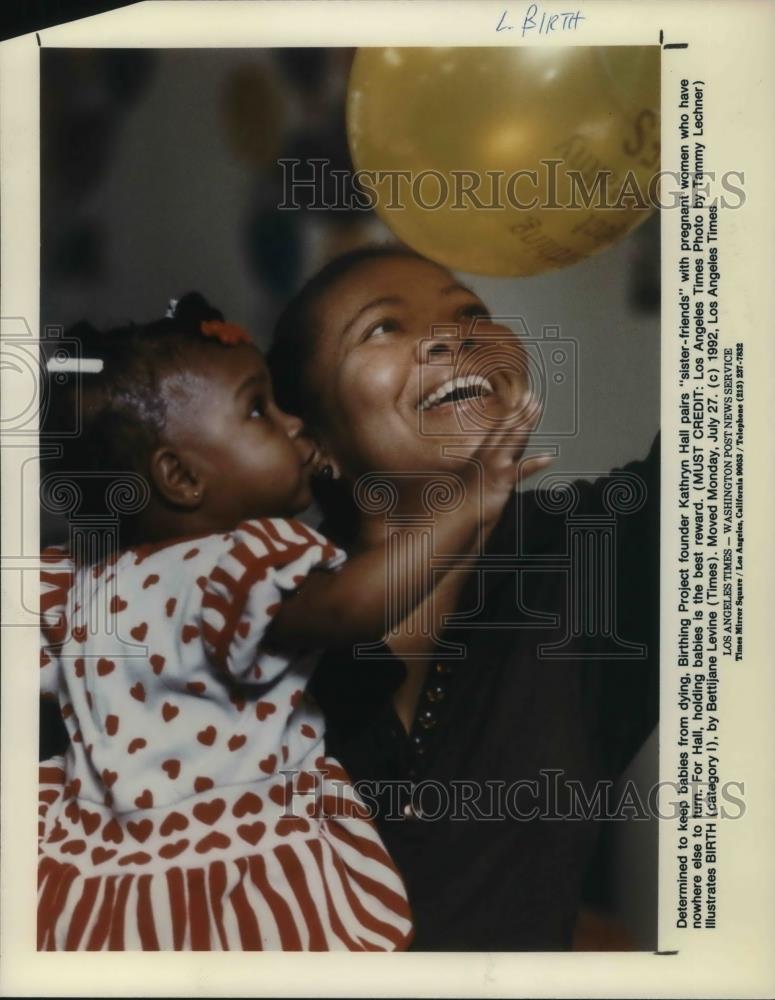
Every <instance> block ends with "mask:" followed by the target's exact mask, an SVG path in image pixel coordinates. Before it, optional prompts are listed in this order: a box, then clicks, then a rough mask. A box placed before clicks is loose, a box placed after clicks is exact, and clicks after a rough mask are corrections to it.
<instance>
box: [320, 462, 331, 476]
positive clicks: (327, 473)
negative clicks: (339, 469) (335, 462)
mask: <svg viewBox="0 0 775 1000" xmlns="http://www.w3.org/2000/svg"><path fill="white" fill-rule="evenodd" d="M318 478H319V479H333V478H334V468H333V466H331V465H328V464H326V465H324V466H323V467H322V468H321V469H318Z"/></svg>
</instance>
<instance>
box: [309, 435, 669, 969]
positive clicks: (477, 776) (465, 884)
mask: <svg viewBox="0 0 775 1000" xmlns="http://www.w3.org/2000/svg"><path fill="white" fill-rule="evenodd" d="M573 487H574V488H575V489H576V490H577V491H578V493H577V503H576V505H575V508H574V509H573V510H572V511H570V512H569V511H567V509H558V507H559V508H562V507H563V506H564V505H563V504H562V502H561V495H560V494H552V495H549V494H547V493H546V492H545V491H544V492H542V493H541V494H540V495H539V494H537V493H536V492H535V491H531V492H525V493H522V494H518V495H516V496H515V498H514V500H513V502H511V503H510V504H509V505H508V507H507V508H506V510H505V511H504V514H503V516H502V518H501V520H500V522H499V524H498V526H497V527H496V529H495V531H494V532H493V533H492V535H491V536H490V538H489V540H488V543H487V547H486V553H485V561H486V560H487V558H489V559H490V560H492V559H493V557H496V559H498V558H499V559H500V562H499V563H498V565H497V566H495V567H493V563H492V562H490V567H489V568H487V569H486V570H483V571H482V572H480V573H479V574H478V577H479V579H477V574H472V575H471V578H470V580H469V583H468V584H467V586H466V588H465V589H464V591H463V593H462V595H461V600H460V604H459V609H458V610H459V612H460V613H461V614H462V613H464V612H470V613H471V614H470V616H469V618H468V619H467V621H466V622H465V623H464V624H459V625H457V626H455V627H452V626H450V627H448V628H447V629H446V630H445V632H444V634H443V636H442V640H443V641H444V642H447V643H451V642H456V643H464V644H465V656H464V657H463V658H462V659H461V658H455V657H453V656H451V655H450V652H449V650H448V649H447V650H445V649H444V648H442V647H440V646H439V645H438V644H437V652H436V656H435V657H434V659H433V660H432V666H431V668H430V670H429V672H428V677H427V680H426V683H425V687H424V690H423V693H422V695H421V697H420V700H419V703H418V707H417V714H416V717H415V721H414V724H413V726H412V729H411V731H410V733H409V734H407V733H406V731H405V729H404V728H403V726H402V724H401V722H400V721H399V719H398V717H397V715H396V713H395V710H394V708H393V704H392V694H393V692H394V691H395V690H396V688H397V687H398V686H399V685H400V684H401V682H402V680H403V678H404V676H405V667H404V665H403V663H402V662H401V661H399V660H397V659H395V658H394V657H392V656H391V655H390V653H389V651H388V650H387V648H386V647H382V649H381V653H380V658H379V659H354V658H353V656H352V654H351V653H346V654H342V653H337V652H334V651H331V652H329V653H327V654H326V656H325V657H324V658H323V660H322V661H321V663H320V665H319V668H318V670H317V672H316V674H315V677H314V680H313V684H312V691H313V694H314V696H315V697H317V699H318V701H319V702H320V704H321V706H322V708H323V710H324V712H325V715H326V721H327V727H328V729H327V737H326V740H327V749H328V752H329V753H331V754H332V755H334V756H335V757H337V758H339V759H340V760H341V761H342V763H343V764H344V765H345V767H346V768H347V770H348V771H349V773H350V775H351V777H352V779H353V780H354V781H355V782H356V783H358V784H359V790H360V791H361V794H362V796H363V797H364V799H365V800H366V801H367V802H368V803H369V804H371V805H372V806H373V807H374V808H375V809H378V812H377V814H376V819H377V823H378V826H379V829H380V832H381V834H382V836H383V837H384V839H385V842H386V845H387V847H388V849H389V850H390V852H391V854H392V855H393V857H394V859H395V861H396V863H397V865H398V867H399V869H400V871H401V873H402V875H403V876H404V879H405V881H406V884H407V888H408V891H409V895H410V901H411V903H412V907H413V910H414V917H415V924H416V933H415V939H414V943H413V949H414V950H420V951H422V950H475V951H528V950H560V949H566V948H568V947H569V946H570V939H571V932H572V929H573V925H574V922H575V919H576V915H577V911H578V908H579V901H580V898H581V890H582V883H583V879H584V875H585V872H586V870H587V868H588V866H589V862H590V859H591V857H592V852H593V848H594V845H595V841H596V838H597V837H598V834H599V831H600V830H601V828H602V826H603V823H604V821H602V820H597V821H595V820H594V819H591V820H590V819H569V818H562V817H563V816H567V813H568V811H569V805H570V802H571V799H570V798H569V795H570V792H569V788H571V787H573V785H572V783H573V782H577V783H578V784H577V785H576V786H575V787H576V788H577V789H578V793H579V794H578V795H577V802H578V801H583V800H584V798H586V801H587V802H590V803H592V804H593V808H594V803H595V782H597V781H603V782H606V781H607V782H610V783H613V781H614V780H615V779H616V778H617V777H618V776H619V775H621V773H622V771H623V770H624V768H625V767H626V765H627V763H628V762H629V761H630V760H631V758H632V757H633V756H634V754H635V753H636V752H637V750H638V748H639V747H640V746H641V744H642V743H643V741H644V740H645V738H646V737H647V736H648V734H649V733H650V731H651V729H652V728H653V727H654V725H655V724H656V721H657V711H658V662H659V661H658V638H659V520H658V518H659V449H658V439H657V441H655V443H654V445H653V446H652V449H651V452H650V454H649V456H648V458H647V459H646V460H645V461H644V462H634V463H632V464H630V465H628V466H626V467H625V468H624V469H623V470H614V471H613V472H612V473H610V474H609V475H606V476H602V477H600V478H598V479H596V480H594V481H593V482H583V481H576V482H575V483H574V484H573ZM617 490H618V500H617ZM628 491H630V496H633V493H634V502H633V504H632V506H635V507H637V508H638V509H637V510H633V511H631V512H629V513H614V514H613V515H611V513H610V508H611V506H612V505H613V507H614V508H615V509H616V510H619V509H620V505H621V502H622V501H623V502H624V504H625V507H626V506H627V495H628ZM639 491H640V492H641V493H642V494H643V496H642V498H641V499H642V500H643V502H642V503H640V504H639V500H638V493H639ZM547 508H550V509H547ZM606 539H607V540H606ZM606 546H610V550H611V551H612V552H613V553H614V555H613V557H612V560H610V561H609V560H608V559H607V557H606V555H605V553H606V551H608V550H607V549H606ZM569 554H570V555H569ZM509 556H510V557H514V558H512V559H508V558H504V557H509ZM611 562H612V563H613V565H612V567H611V572H610V575H609V577H608V582H609V583H610V585H611V594H612V598H613V599H612V600H608V601H606V602H605V607H602V608H601V607H600V604H601V602H600V600H595V599H594V598H596V595H599V594H600V593H601V592H602V590H604V589H605V587H606V574H607V572H608V570H607V569H606V567H609V566H611ZM483 566H484V561H483V562H480V569H481V567H483ZM571 579H573V580H574V584H573V586H572V587H571V586H570V584H569V581H570V580H571ZM574 595H575V596H574ZM585 599H586V601H587V603H586V605H585V606H579V600H581V604H582V605H584V600H585ZM590 599H591V600H590ZM595 607H597V610H595ZM567 636H569V639H568V642H567V643H566V644H565V646H564V647H563V648H562V649H561V650H559V651H558V650H557V649H555V650H554V651H552V650H551V649H544V650H543V651H541V650H539V647H541V646H545V645H547V644H555V645H556V644H558V643H560V642H562V641H563V640H564V639H565V638H566V637H567ZM623 643H627V644H641V645H642V646H643V647H645V650H641V651H640V652H639V654H638V657H637V658H631V657H630V656H623V655H622V648H623V647H622V644H623ZM553 652H554V654H555V655H552V653H553ZM558 652H559V653H560V654H561V657H558V656H557V655H556V654H557V653H558ZM625 652H629V653H633V652H637V650H633V648H632V646H627V647H625ZM520 781H521V782H522V785H517V784H515V783H517V782H520ZM531 781H532V782H537V784H534V785H531V784H529V782H531ZM582 792H583V794H581V793H582ZM601 792H602V794H603V798H602V802H603V803H604V804H605V802H606V795H605V789H604V787H603V788H601ZM499 799H500V808H498V800H499ZM409 801H412V802H413V804H414V805H415V806H416V807H419V810H420V812H421V813H423V812H424V813H425V814H426V816H427V818H423V816H422V815H420V816H419V817H418V816H416V815H412V814H411V810H410V815H408V816H407V815H405V813H404V808H405V806H406V805H407V803H408V802H409ZM607 801H608V802H609V803H610V807H611V808H613V809H614V810H615V808H616V803H617V799H616V797H615V796H613V795H609V797H608V800H607ZM493 803H494V805H495V808H493ZM536 806H537V807H538V809H539V810H540V811H541V812H543V813H544V814H545V815H547V816H551V815H552V814H553V815H554V816H555V817H557V818H544V819H542V818H535V808H536ZM531 811H532V812H531ZM520 814H521V816H524V817H530V816H531V815H532V816H533V818H525V819H522V818H519V816H520ZM434 816H436V817H438V818H433V817H434Z"/></svg>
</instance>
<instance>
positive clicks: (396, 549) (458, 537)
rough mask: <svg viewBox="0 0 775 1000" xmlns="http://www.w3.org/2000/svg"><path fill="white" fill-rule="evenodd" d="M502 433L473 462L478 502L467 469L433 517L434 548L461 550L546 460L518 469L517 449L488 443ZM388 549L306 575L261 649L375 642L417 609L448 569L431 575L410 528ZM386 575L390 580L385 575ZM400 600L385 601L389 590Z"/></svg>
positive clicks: (399, 533)
mask: <svg viewBox="0 0 775 1000" xmlns="http://www.w3.org/2000/svg"><path fill="white" fill-rule="evenodd" d="M507 433H508V428H507V429H506V430H502V429H501V430H499V431H497V432H494V433H493V434H492V435H490V436H489V437H488V438H487V439H486V441H485V442H484V445H485V447H483V448H481V449H480V450H479V453H478V457H479V458H480V459H481V460H482V465H483V467H484V471H485V477H486V481H487V490H486V492H485V494H484V496H485V499H484V503H483V502H482V497H481V495H480V492H479V489H478V482H477V475H478V473H477V471H476V466H475V465H470V466H469V468H470V469H471V473H470V474H467V475H466V476H464V486H465V487H466V488H465V498H464V500H463V502H462V504H461V505H460V506H459V507H458V508H457V509H456V510H454V511H450V512H445V513H441V514H438V515H437V517H436V519H435V521H434V541H435V546H436V548H437V550H438V551H441V552H454V553H459V554H460V556H461V557H462V556H464V555H465V554H467V553H469V552H470V550H471V548H472V545H473V542H474V540H475V539H476V538H477V536H478V532H479V530H480V529H481V528H482V527H486V526H487V524H488V523H489V522H492V521H494V520H496V519H497V517H498V516H499V515H500V513H501V511H502V509H503V506H504V505H505V503H506V502H507V500H508V498H509V497H510V496H511V494H512V493H513V491H514V486H515V483H516V480H517V478H520V477H524V476H527V475H530V474H532V473H533V472H535V471H537V470H538V469H539V468H542V467H543V466H544V465H546V464H547V460H546V459H543V458H541V459H539V458H536V459H528V460H527V461H524V462H522V463H521V464H520V463H519V462H518V461H517V460H516V459H518V458H519V456H521V454H522V450H523V448H524V444H522V446H521V447H519V449H518V451H517V454H514V453H513V452H510V451H508V450H505V449H503V448H501V449H497V448H496V447H495V445H497V444H498V443H499V440H500V438H502V437H503V436H504V435H505V434H507ZM392 546H393V547H392V548H391V551H390V552H388V547H387V545H385V544H381V545H378V546H376V547H374V548H371V549H368V550H366V551H364V552H360V553H358V554H357V555H355V556H354V557H353V558H351V559H350V560H349V561H348V562H347V563H345V565H344V566H343V567H342V568H341V569H340V570H339V571H338V572H336V573H330V572H312V573H310V574H309V576H308V577H307V579H306V580H305V581H304V583H303V584H302V585H301V587H300V588H299V590H298V591H297V593H295V594H294V595H293V596H292V597H290V598H288V599H287V600H286V601H284V603H283V604H282V606H281V608H280V609H279V610H278V612H277V614H276V615H275V617H274V619H273V621H272V624H271V626H270V627H269V629H268V630H267V636H266V639H267V644H269V645H274V646H276V647H278V648H285V647H288V646H295V647H307V648H317V647H321V646H327V645H337V644H342V645H344V644H347V643H351V642H359V641H360V642H368V641H371V640H377V639H380V638H382V636H384V635H385V633H386V632H387V631H389V629H390V628H392V627H393V626H394V625H396V624H398V622H400V621H401V620H403V619H404V618H405V617H406V615H407V614H408V613H410V612H411V611H412V610H413V609H414V608H415V607H416V606H417V605H418V604H420V603H421V602H422V601H423V600H424V599H425V598H426V597H427V596H428V593H429V592H430V591H431V590H432V588H433V587H434V585H435V584H438V583H439V582H440V580H441V578H442V577H443V576H444V575H446V573H447V572H449V569H450V568H452V567H450V566H449V565H448V566H447V568H446V569H444V570H443V571H439V570H437V571H436V572H435V573H434V571H433V570H432V568H431V564H430V559H429V558H428V553H427V551H425V550H424V549H423V547H422V546H421V545H420V544H419V539H418V537H417V533H416V530H415V529H413V528H412V527H411V526H407V527H405V528H401V527H400V526H396V531H394V532H393V533H392ZM389 573H390V574H391V577H392V578H389ZM390 591H393V593H396V592H397V593H400V594H401V596H402V598H403V599H402V600H399V601H390V600H389V599H388V595H389V592H390Z"/></svg>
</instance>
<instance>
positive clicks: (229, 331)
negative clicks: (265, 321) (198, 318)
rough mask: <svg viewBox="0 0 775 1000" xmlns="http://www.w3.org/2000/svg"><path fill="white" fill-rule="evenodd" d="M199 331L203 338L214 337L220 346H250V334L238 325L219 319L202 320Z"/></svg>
mask: <svg viewBox="0 0 775 1000" xmlns="http://www.w3.org/2000/svg"><path fill="white" fill-rule="evenodd" d="M199 329H200V330H201V331H202V333H203V334H204V335H205V337H215V338H216V339H217V340H220V342H221V343H222V344H229V345H233V344H252V343H253V341H252V340H251V337H250V334H249V333H248V331H247V330H246V329H245V327H244V326H240V325H239V324H238V323H225V322H223V321H222V320H219V319H207V320H203V322H202V323H200V324H199Z"/></svg>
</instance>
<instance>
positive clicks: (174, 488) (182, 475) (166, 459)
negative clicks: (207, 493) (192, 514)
mask: <svg viewBox="0 0 775 1000" xmlns="http://www.w3.org/2000/svg"><path fill="white" fill-rule="evenodd" d="M149 471H150V476H151V481H152V482H153V484H154V486H155V487H156V489H157V490H158V492H159V493H160V494H161V496H162V497H164V499H165V500H166V501H167V502H168V503H171V504H174V506H176V507H183V508H185V509H186V510H196V509H197V508H198V507H200V506H201V505H202V498H203V495H204V483H203V482H202V480H201V478H200V477H199V476H198V475H197V473H196V472H195V471H194V469H193V468H192V466H191V464H190V463H189V462H188V461H187V460H186V457H185V455H184V454H181V453H180V452H178V451H176V450H175V449H174V448H169V447H166V446H165V447H162V448H157V449H156V451H155V452H154V453H153V454H152V455H151V460H150V470H149Z"/></svg>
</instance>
